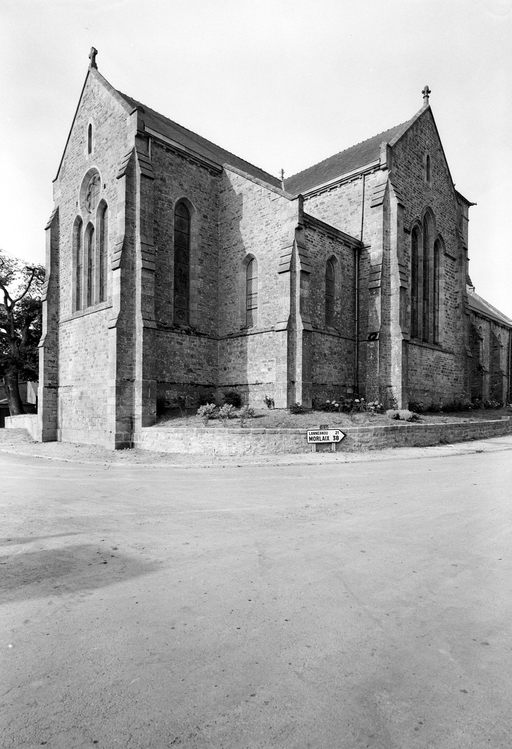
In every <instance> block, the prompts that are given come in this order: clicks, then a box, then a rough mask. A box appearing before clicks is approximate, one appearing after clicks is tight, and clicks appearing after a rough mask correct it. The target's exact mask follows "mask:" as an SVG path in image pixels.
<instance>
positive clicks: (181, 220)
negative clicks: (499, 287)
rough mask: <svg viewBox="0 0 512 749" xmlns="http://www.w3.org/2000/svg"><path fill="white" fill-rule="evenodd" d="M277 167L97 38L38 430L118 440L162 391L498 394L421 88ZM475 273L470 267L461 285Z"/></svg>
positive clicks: (60, 193) (61, 243) (54, 296)
mask: <svg viewBox="0 0 512 749" xmlns="http://www.w3.org/2000/svg"><path fill="white" fill-rule="evenodd" d="M424 96H425V98H424V103H423V107H422V108H421V109H420V111H419V112H418V113H417V114H416V115H415V116H414V117H413V118H412V119H411V120H409V121H408V122H406V123H404V124H403V125H400V126H398V127H396V128H393V129H391V130H390V131H386V132H385V133H381V134H380V135H379V136H376V137H375V138H373V139H369V140H368V141H364V142H363V143H361V144H358V145H357V146H354V147H352V148H351V149H347V150H346V151H343V152H340V154H337V155H335V156H333V157H332V158H330V159H327V160H325V162H321V163H320V164H318V165H315V166H313V167H311V168H310V169H308V170H305V171H304V172H302V173H300V174H298V175H295V176H294V177H291V178H290V179H289V180H286V182H284V184H283V183H281V181H280V180H278V179H276V178H275V177H273V176H272V175H269V174H267V173H266V172H264V171H263V170H261V169H259V168H258V167H255V166H254V165H251V164H249V163H247V162H245V161H244V160H243V159H240V158H239V157H237V156H235V155H233V154H230V153H229V152H227V151H225V150H223V149H222V148H220V147H218V146H216V145H215V144H213V143H210V142H209V141H206V140H205V139H203V138H201V137H200V136H199V135H196V134H195V133H191V132H190V131H188V130H186V129H185V128H182V127H181V126H180V125H177V124H176V123H175V122H173V121H171V120H168V119H167V118H165V117H163V116H162V115H160V114H158V113H157V112H154V111H153V110H151V109H150V108H148V107H146V106H145V105H142V104H140V103H139V102H137V101H135V100H134V99H131V98H130V97H128V96H126V95H124V94H121V93H120V92H118V91H116V90H115V89H114V88H113V87H112V86H111V85H110V84H109V83H108V82H107V81H106V80H105V78H103V76H102V75H101V74H100V73H99V72H98V70H97V67H96V62H95V54H93V55H91V64H90V67H89V70H88V72H87V77H86V80H85V83H84V87H83V90H82V93H81V96H80V100H79V104H78V107H77V111H76V114H75V118H74V120H73V123H72V126H71V131H70V134H69V138H68V141H67V143H66V145H65V149H64V154H63V157H62V161H61V164H60V166H59V169H58V173H57V177H56V179H55V182H54V202H55V206H54V211H53V213H52V216H51V218H50V220H49V222H48V226H47V261H46V262H47V282H46V288H45V298H44V326H43V327H44V330H43V338H42V340H41V346H40V348H41V357H40V392H39V415H38V437H39V439H41V440H53V439H58V440H64V441H66V440H67V441H78V442H89V443H99V444H104V445H107V446H109V447H111V448H118V447H126V446H130V445H132V444H133V442H134V435H135V433H139V432H140V430H141V429H142V428H145V427H150V426H151V425H153V424H154V423H155V421H156V417H157V407H159V404H167V405H173V404H174V405H175V404H177V403H180V402H181V403H186V404H187V405H189V406H190V405H193V404H198V403H199V402H200V400H201V399H202V400H205V399H208V398H212V397H213V398H215V399H217V401H218V402H221V401H222V395H223V393H225V392H227V391H228V390H236V391H238V392H239V393H240V395H241V396H242V398H243V400H244V402H246V403H249V404H251V405H254V406H256V407H261V406H262V404H263V400H264V399H265V397H267V398H272V399H273V400H274V403H275V406H276V407H277V408H287V407H289V406H290V405H292V404H294V403H300V404H302V405H304V406H306V407H311V406H312V405H313V404H314V403H315V402H319V401H323V400H326V399H332V398H338V397H342V396H352V397H357V396H359V397H365V398H367V399H371V400H373V399H375V400H378V401H380V402H382V403H383V404H384V405H386V406H400V407H407V405H408V404H409V403H410V402H422V403H424V404H429V403H434V402H435V403H438V402H441V403H447V402H454V401H457V400H459V401H464V400H467V399H469V398H471V397H474V398H475V397H478V398H482V399H494V400H501V401H503V400H506V399H508V398H509V397H510V361H511V343H510V341H511V330H512V322H511V321H510V320H508V319H507V318H506V317H505V316H503V315H502V314H501V313H499V312H498V311H497V310H495V309H494V308H492V307H491V306H490V305H488V303H486V302H485V300H481V298H480V297H477V295H476V294H475V293H474V289H472V286H471V285H470V282H469V275H468V260H467V246H468V231H467V225H468V210H469V207H470V205H471V203H470V202H469V201H468V200H466V199H465V198H464V197H463V196H462V195H460V193H458V192H457V191H456V190H455V188H454V184H453V181H452V178H451V175H450V171H449V167H448V164H447V161H446V157H445V154H444V150H443V147H442V144H441V141H440V138H439V134H438V131H437V127H436V124H435V121H434V117H433V114H432V111H431V108H430V104H429V101H428V95H425V94H424ZM468 284H469V285H468Z"/></svg>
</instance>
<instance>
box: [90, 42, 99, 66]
mask: <svg viewBox="0 0 512 749" xmlns="http://www.w3.org/2000/svg"><path fill="white" fill-rule="evenodd" d="M97 54H98V50H97V49H96V47H91V51H90V53H89V60H90V61H91V62H90V63H89V67H90V68H98V66H97V64H96V55H97Z"/></svg>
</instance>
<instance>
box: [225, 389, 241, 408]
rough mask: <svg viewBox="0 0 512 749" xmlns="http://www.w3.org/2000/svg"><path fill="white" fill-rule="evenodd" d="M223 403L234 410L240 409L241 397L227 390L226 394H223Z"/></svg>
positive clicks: (234, 391) (235, 392) (237, 393)
mask: <svg viewBox="0 0 512 749" xmlns="http://www.w3.org/2000/svg"><path fill="white" fill-rule="evenodd" d="M224 403H227V404H228V405H230V406H234V407H235V408H240V407H241V405H242V396H241V395H240V393H239V392H237V391H236V390H228V392H227V393H224Z"/></svg>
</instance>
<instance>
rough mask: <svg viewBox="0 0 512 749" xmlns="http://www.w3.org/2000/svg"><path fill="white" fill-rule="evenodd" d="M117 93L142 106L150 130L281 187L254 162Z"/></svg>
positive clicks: (214, 160)
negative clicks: (245, 159) (241, 157)
mask: <svg viewBox="0 0 512 749" xmlns="http://www.w3.org/2000/svg"><path fill="white" fill-rule="evenodd" d="M117 93H118V94H119V95H120V96H121V97H122V98H123V99H124V100H125V101H126V102H127V103H128V104H129V105H131V106H132V107H134V108H135V107H142V109H143V110H144V115H143V118H144V121H145V123H146V126H147V127H148V128H150V129H151V130H155V131H156V132H157V133H160V135H163V136H165V137H166V138H169V139H170V140H173V141H175V142H177V143H179V144H180V145H182V146H184V147H185V148H186V149H187V150H189V151H192V152H193V153H195V154H197V155H198V156H199V157H201V156H202V157H204V158H206V159H208V160H209V161H213V162H214V163H215V164H217V165H218V166H223V165H224V164H229V165H230V166H234V167H236V168H237V169H240V170H241V171H243V172H246V173H247V174H249V175H251V176H252V177H256V178H257V179H260V180H262V181H263V182H266V183H268V184H270V185H273V186H274V187H278V188H279V189H281V181H280V180H279V179H278V178H277V177H274V176H273V175H271V174H269V173H268V172H265V171H264V170H263V169H260V168H259V167H257V166H254V164H250V163H249V162H248V161H244V159H240V158H239V157H238V156H235V155H234V154H232V153H230V152H229V151H226V150H224V149H223V148H221V147H220V146H217V145H215V143H212V142H211V141H209V140H206V138H202V137H201V136H200V135H197V134H196V133H193V132H192V131H191V130H187V128H185V127H183V126H182V125H178V123H176V122H173V121H172V120H170V119H168V118H167V117H164V115H162V114H159V113H158V112H155V110H154V109H150V107H147V106H146V105H145V104H141V103H140V102H139V101H137V100H136V99H132V98H131V96H127V95H126V94H123V93H122V92H121V91H118V92H117Z"/></svg>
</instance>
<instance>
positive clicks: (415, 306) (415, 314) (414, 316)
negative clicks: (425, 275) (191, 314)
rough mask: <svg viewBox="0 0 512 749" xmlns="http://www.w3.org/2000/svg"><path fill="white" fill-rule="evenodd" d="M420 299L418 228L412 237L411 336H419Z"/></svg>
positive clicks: (413, 231) (414, 230)
mask: <svg viewBox="0 0 512 749" xmlns="http://www.w3.org/2000/svg"><path fill="white" fill-rule="evenodd" d="M419 299H420V232H419V229H418V227H417V226H415V227H414V229H413V230H412V237H411V336H412V337H413V338H418V336H419Z"/></svg>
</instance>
